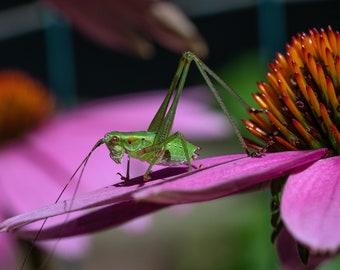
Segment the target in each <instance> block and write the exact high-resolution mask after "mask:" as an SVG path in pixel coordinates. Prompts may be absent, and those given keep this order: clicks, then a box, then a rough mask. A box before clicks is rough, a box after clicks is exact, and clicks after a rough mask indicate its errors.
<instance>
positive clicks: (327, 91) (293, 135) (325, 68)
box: [244, 27, 340, 154]
mask: <svg viewBox="0 0 340 270" xmlns="http://www.w3.org/2000/svg"><path fill="white" fill-rule="evenodd" d="M339 48H340V34H339V32H334V31H333V30H332V28H331V27H328V29H327V31H325V30H323V29H321V30H317V29H315V28H314V29H312V30H310V31H308V32H307V33H300V34H297V35H296V36H295V37H292V39H291V42H290V43H289V44H287V45H286V53H285V54H281V53H277V54H276V59H275V60H274V61H273V62H272V63H270V64H269V70H270V71H269V72H267V74H266V77H267V80H268V83H265V82H261V83H258V84H257V86H258V89H259V92H260V93H256V94H253V97H254V99H255V100H256V102H257V103H258V104H259V105H260V107H261V110H262V113H261V114H262V115H264V116H265V117H266V119H267V121H266V123H264V124H262V123H259V120H258V119H259V117H258V115H257V116H256V118H254V114H252V113H251V112H249V115H250V117H251V119H250V120H249V121H244V123H245V125H246V126H247V128H248V130H257V132H252V133H253V134H254V135H255V136H256V137H258V138H259V139H260V140H261V141H263V145H269V147H268V149H267V151H282V149H284V150H291V149H300V150H303V149H310V148H312V149H318V148H321V147H326V148H328V149H330V150H331V151H333V152H334V153H338V154H339V149H340V146H339V145H338V140H337V135H336V133H334V130H339V128H340V108H339V100H340V87H339V85H340V50H339ZM320 108H321V109H320ZM261 110H259V111H261ZM268 122H269V124H268ZM264 127H265V130H262V129H263V128H264ZM269 130H271V132H268V131H269ZM257 134H258V135H259V136H257ZM263 134H266V136H264V135H263ZM248 142H249V143H248V144H249V147H252V146H251V145H254V142H252V141H251V140H248ZM287 143H289V145H287Z"/></svg>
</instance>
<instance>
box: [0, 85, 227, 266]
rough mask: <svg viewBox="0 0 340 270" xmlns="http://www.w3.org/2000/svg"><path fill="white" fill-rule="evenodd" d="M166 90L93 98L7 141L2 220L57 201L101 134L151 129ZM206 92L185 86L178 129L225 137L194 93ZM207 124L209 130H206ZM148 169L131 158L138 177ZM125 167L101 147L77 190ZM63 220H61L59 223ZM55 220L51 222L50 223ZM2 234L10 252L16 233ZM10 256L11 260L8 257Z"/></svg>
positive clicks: (2, 156) (78, 248)
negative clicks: (118, 163) (92, 100)
mask: <svg viewBox="0 0 340 270" xmlns="http://www.w3.org/2000/svg"><path fill="white" fill-rule="evenodd" d="M0 83H1V81H0ZM165 94H166V91H153V92H149V93H141V94H134V95H126V96H121V97H113V98H109V99H108V98H106V99H105V100H99V101H94V102H89V103H86V104H83V105H81V106H79V107H77V108H74V109H70V110H67V111H63V112H60V113H58V114H56V115H54V116H53V117H51V118H49V119H47V120H46V121H45V122H44V123H42V124H41V125H39V126H38V127H36V128H35V129H34V130H32V131H30V132H28V133H26V134H25V135H22V136H20V137H18V138H17V139H13V140H10V141H8V142H7V143H5V144H3V145H2V146H1V148H0V164H1V165H0V166H1V170H0V188H1V191H2V197H1V202H2V204H1V207H0V215H1V219H2V220H4V219H5V218H8V217H9V216H12V215H16V214H19V213H22V212H27V211H31V210H33V209H35V208H37V207H39V206H42V205H46V204H51V203H53V201H55V200H56V198H57V197H58V195H59V193H60V192H61V190H62V188H63V187H64V185H65V184H66V182H67V181H68V179H69V178H70V177H71V175H72V173H73V172H74V171H75V169H76V168H77V167H78V166H79V164H80V163H81V161H82V159H83V158H84V157H85V156H86V155H87V154H88V152H89V150H90V149H91V147H92V146H93V145H94V143H95V142H96V141H97V140H98V139H99V138H102V137H103V135H104V134H105V133H106V132H108V131H111V130H119V131H135V130H145V129H147V127H148V125H149V123H150V121H151V119H152V117H153V116H154V114H155V112H156V111H157V109H158V107H159V105H160V104H161V101H162V100H163V98H164V97H165ZM205 94H207V90H205V89H200V88H193V89H191V90H190V89H185V91H184V92H183V97H182V98H181V100H180V105H179V107H178V111H177V114H176V119H175V123H174V128H175V129H176V128H178V129H180V130H181V131H182V132H183V133H184V134H185V136H186V137H187V138H194V139H201V140H206V139H212V138H220V137H225V135H226V133H227V131H228V128H227V125H226V124H227V121H226V120H225V119H224V117H223V116H222V115H221V114H219V113H217V112H214V111H212V110H209V108H208V106H207V105H206V104H203V103H202V102H201V100H200V99H195V97H194V96H202V95H203V96H205ZM205 101H206V99H205ZM195 115H196V116H199V117H197V118H199V120H200V121H198V120H195V117H193V116H195ZM206 123H209V127H211V128H209V129H204V125H206ZM202 128H203V129H202ZM146 168H147V165H146V164H144V163H142V162H138V161H132V164H131V173H132V175H139V174H142V173H144V171H145V170H146ZM125 170H126V162H125V161H124V162H123V164H121V165H117V164H115V163H114V162H112V160H111V159H110V158H109V156H108V151H107V149H105V148H104V147H102V148H98V149H97V150H96V151H95V152H94V154H93V156H92V157H91V159H90V161H89V162H88V165H87V167H86V171H85V173H84V176H83V179H82V182H81V185H80V188H79V189H80V191H82V192H84V191H89V190H93V189H95V188H99V187H103V186H105V185H111V184H112V183H113V179H114V178H115V177H116V173H117V172H121V173H123V174H124V173H125ZM98 179H100V181H98ZM94 180H95V181H94ZM76 181H77V179H75V180H74V181H73V182H74V183H72V185H71V186H70V187H69V188H68V189H67V190H66V192H65V194H64V196H65V197H68V198H71V197H72V196H73V190H74V187H75V184H76ZM63 220H64V218H60V219H59V220H58V222H59V223H60V222H63ZM53 222H55V221H52V220H51V221H50V220H48V221H47V225H48V224H53ZM40 224H41V223H36V224H32V226H31V229H33V228H34V229H38V228H39V227H40V226H41V225H40ZM1 237H2V238H4V239H3V241H1V244H0V249H3V253H2V254H6V251H9V250H10V248H9V247H10V245H12V244H11V243H12V242H13V239H12V238H13V235H1ZM49 242H50V243H45V241H44V243H43V244H41V245H43V246H44V247H46V248H50V247H51V246H52V247H53V242H52V241H49ZM87 246H88V241H87V238H85V237H78V238H77V239H76V240H74V239H69V240H63V241H61V242H60V243H58V248H57V250H56V253H57V255H60V256H64V257H66V258H75V257H79V256H82V254H83V253H84V252H85V251H86V248H87ZM11 252H13V251H11ZM6 258H7V260H9V258H10V257H6ZM8 264H9V262H8V261H6V265H8ZM6 269H8V268H6Z"/></svg>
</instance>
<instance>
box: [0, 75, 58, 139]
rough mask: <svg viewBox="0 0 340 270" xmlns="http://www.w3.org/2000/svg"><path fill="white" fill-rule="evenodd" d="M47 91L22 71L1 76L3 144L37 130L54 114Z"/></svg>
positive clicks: (51, 100) (1, 132)
mask: <svg viewBox="0 0 340 270" xmlns="http://www.w3.org/2000/svg"><path fill="white" fill-rule="evenodd" d="M53 109H54V99H53V98H52V96H51V94H50V93H49V92H48V91H47V89H46V88H45V87H44V86H43V85H42V84H41V83H40V82H38V81H37V80H35V79H33V78H31V77H30V76H29V75H28V74H26V73H24V72H22V71H18V70H6V71H1V72H0V144H2V143H4V142H6V141H8V140H10V139H13V138H16V137H18V136H20V135H21V134H23V133H25V132H27V131H28V130H30V129H32V128H34V127H36V126H37V125H38V124H39V123H41V122H42V121H43V120H44V119H46V118H47V117H48V116H50V114H51V113H52V111H53Z"/></svg>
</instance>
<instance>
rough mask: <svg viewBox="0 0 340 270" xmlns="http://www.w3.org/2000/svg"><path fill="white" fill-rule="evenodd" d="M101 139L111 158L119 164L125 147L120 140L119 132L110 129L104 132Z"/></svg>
mask: <svg viewBox="0 0 340 270" xmlns="http://www.w3.org/2000/svg"><path fill="white" fill-rule="evenodd" d="M103 141H104V143H105V144H106V146H107V148H108V149H109V151H110V157H111V159H112V160H113V161H114V162H116V163H117V164H120V163H121V162H122V159H123V156H124V152H125V148H124V146H123V143H122V140H121V132H118V131H112V132H109V133H106V134H105V136H104V138H103Z"/></svg>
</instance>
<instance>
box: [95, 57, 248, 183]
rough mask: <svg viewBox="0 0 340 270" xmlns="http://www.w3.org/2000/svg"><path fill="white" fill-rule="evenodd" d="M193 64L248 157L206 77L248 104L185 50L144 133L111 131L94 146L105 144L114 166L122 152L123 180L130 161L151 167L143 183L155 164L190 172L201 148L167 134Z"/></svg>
mask: <svg viewBox="0 0 340 270" xmlns="http://www.w3.org/2000/svg"><path fill="white" fill-rule="evenodd" d="M192 61H194V63H195V64H196V66H197V67H198V69H199V71H200V72H201V74H202V76H203V78H204V79H205V81H206V83H207V84H208V86H209V88H210V89H211V91H212V92H213V94H214V96H215V98H216V99H217V102H218V103H219V105H220V106H221V108H222V110H223V112H224V113H225V114H226V116H227V117H228V119H229V121H230V122H231V124H232V126H233V128H234V130H235V132H236V135H237V136H238V138H239V141H240V142H241V145H242V146H243V148H244V149H245V151H246V152H247V153H248V154H249V153H250V152H249V151H248V148H247V146H246V144H245V142H244V140H243V138H242V136H241V134H240V133H239V131H238V129H237V127H236V126H235V124H234V121H233V120H232V118H231V116H230V114H229V113H228V111H227V109H226V107H225V105H224V103H223V101H222V100H221V98H220V96H219V94H218V92H217V90H216V88H215V86H214V85H213V83H212V82H211V80H210V78H209V76H208V74H209V75H210V76H211V77H212V78H214V79H215V80H216V81H217V82H218V83H219V84H220V85H222V86H223V87H224V88H225V89H227V90H228V91H229V92H230V93H231V94H232V95H233V96H235V97H236V98H237V99H238V100H239V101H240V102H241V103H242V105H244V106H245V107H247V108H248V105H247V104H246V103H245V102H244V101H243V100H242V99H241V97H239V96H238V95H237V94H236V93H235V92H234V91H233V90H232V89H231V88H230V87H229V86H228V85H227V84H226V83H225V82H224V81H223V80H222V79H220V78H219V77H218V76H217V75H216V74H215V73H214V72H213V71H212V70H211V69H210V68H208V67H207V66H206V65H205V64H204V63H203V62H202V61H201V60H200V59H199V58H198V57H197V56H196V55H194V54H193V53H192V52H189V51H188V52H184V53H183V55H182V58H181V60H180V62H179V66H178V69H177V71H176V73H175V76H174V79H173V81H172V83H171V86H170V88H169V90H168V93H167V95H166V97H165V99H164V101H163V102H162V104H161V106H160V107H159V109H158V111H157V113H156V115H155V117H154V118H153V120H152V121H151V124H150V125H149V127H148V129H147V131H138V132H118V131H112V132H109V133H107V134H105V136H104V138H103V139H101V140H99V141H98V143H97V144H96V146H95V147H98V146H99V145H101V144H103V143H105V144H106V146H107V147H108V149H109V151H110V157H111V158H112V160H113V161H115V162H116V163H121V161H122V159H123V155H124V153H126V154H127V156H128V166H127V172H126V176H125V177H124V176H122V175H121V178H122V179H124V180H128V179H129V167H130V158H135V159H139V160H141V161H146V162H148V163H149V164H150V165H149V167H148V168H147V170H146V172H145V174H144V180H145V181H146V180H148V178H149V174H150V172H151V169H152V167H153V165H156V164H157V165H166V166H175V165H181V164H184V163H187V164H188V167H189V170H192V166H191V160H193V159H195V158H196V157H197V156H198V151H199V150H200V148H199V147H198V146H195V145H193V144H191V143H190V142H188V141H186V140H185V139H184V137H183V134H182V133H180V132H179V131H177V132H176V133H174V134H172V135H170V132H171V129H172V124H173V122H174V118H175V114H176V109H177V105H178V102H179V99H180V96H181V93H182V89H183V87H184V83H185V80H186V77H187V73H188V70H189V67H190V64H191V62H192ZM174 92H175V94H174ZM173 95H175V96H174V98H173V101H172V103H171V106H170V107H169V104H170V100H171V98H172V96H173Z"/></svg>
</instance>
